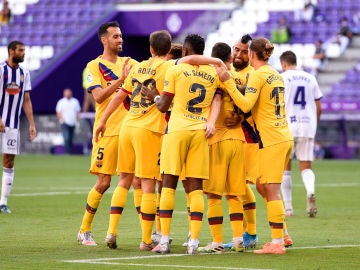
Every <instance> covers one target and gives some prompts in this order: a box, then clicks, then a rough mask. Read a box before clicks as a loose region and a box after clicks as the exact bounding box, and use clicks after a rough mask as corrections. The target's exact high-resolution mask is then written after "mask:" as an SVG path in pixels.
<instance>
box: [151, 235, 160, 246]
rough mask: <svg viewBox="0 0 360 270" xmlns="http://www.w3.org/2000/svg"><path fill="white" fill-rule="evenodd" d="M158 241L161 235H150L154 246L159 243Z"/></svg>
mask: <svg viewBox="0 0 360 270" xmlns="http://www.w3.org/2000/svg"><path fill="white" fill-rule="evenodd" d="M160 239H161V233H158V232H153V233H152V235H151V241H152V242H153V243H154V244H156V245H157V244H159V243H160Z"/></svg>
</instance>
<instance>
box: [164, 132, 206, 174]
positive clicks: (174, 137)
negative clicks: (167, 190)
mask: <svg viewBox="0 0 360 270" xmlns="http://www.w3.org/2000/svg"><path fill="white" fill-rule="evenodd" d="M183 166H185V173H184V174H183V173H181V172H182V168H183ZM160 171H161V173H162V174H172V175H180V173H181V174H182V177H181V178H185V177H193V178H200V179H208V178H209V146H208V143H207V140H206V138H205V131H204V130H184V131H177V132H172V133H168V134H165V135H164V140H163V144H162V147H161V155H160ZM180 180H184V179H180Z"/></svg>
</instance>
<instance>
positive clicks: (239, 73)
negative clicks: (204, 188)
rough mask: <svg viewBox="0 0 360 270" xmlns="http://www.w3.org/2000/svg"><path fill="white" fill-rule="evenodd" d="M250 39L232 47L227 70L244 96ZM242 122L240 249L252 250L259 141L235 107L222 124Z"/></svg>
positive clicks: (251, 124)
mask: <svg viewBox="0 0 360 270" xmlns="http://www.w3.org/2000/svg"><path fill="white" fill-rule="evenodd" d="M251 40H252V38H251V36H250V35H248V34H246V35H244V36H242V37H241V39H240V40H238V41H237V42H235V44H234V46H233V54H232V56H233V62H232V65H231V67H230V73H231V75H232V77H233V78H235V83H236V85H237V87H238V88H239V89H240V90H241V92H242V93H244V92H245V88H246V84H247V80H248V77H249V75H250V74H251V73H252V72H253V70H254V69H253V67H252V66H251V65H250V64H249V45H250V42H251ZM239 121H241V128H242V130H243V133H244V136H245V141H246V143H245V145H244V151H245V160H244V165H245V174H246V186H245V187H246V192H245V194H242V195H241V201H242V203H243V208H244V231H245V232H244V234H243V247H244V248H245V249H247V248H254V247H255V246H256V243H257V241H258V237H257V235H256V199H255V195H254V192H253V191H252V189H251V187H250V184H255V183H256V179H257V178H258V177H259V170H258V169H259V166H258V152H259V139H258V135H257V134H256V130H255V126H254V120H253V118H252V116H251V112H248V113H246V114H244V113H243V112H242V111H241V110H239V108H237V107H236V106H235V110H234V111H233V112H232V114H231V117H226V118H225V124H226V125H227V126H228V127H232V126H234V125H235V126H236V125H237V123H239ZM224 247H226V248H232V247H233V242H231V243H228V244H225V245H224Z"/></svg>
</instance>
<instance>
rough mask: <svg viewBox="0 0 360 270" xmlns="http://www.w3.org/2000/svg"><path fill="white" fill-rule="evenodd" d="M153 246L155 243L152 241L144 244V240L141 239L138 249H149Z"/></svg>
mask: <svg viewBox="0 0 360 270" xmlns="http://www.w3.org/2000/svg"><path fill="white" fill-rule="evenodd" d="M155 246H156V244H154V243H153V242H151V243H150V244H146V243H145V242H144V241H141V243H140V246H139V249H140V251H151V250H152V249H153V248H154V247H155Z"/></svg>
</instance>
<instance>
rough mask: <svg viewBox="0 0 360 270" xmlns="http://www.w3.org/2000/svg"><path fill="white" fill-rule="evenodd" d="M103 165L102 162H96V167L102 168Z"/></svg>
mask: <svg viewBox="0 0 360 270" xmlns="http://www.w3.org/2000/svg"><path fill="white" fill-rule="evenodd" d="M102 165H103V162H102V160H97V161H96V167H98V168H101V167H102Z"/></svg>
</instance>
